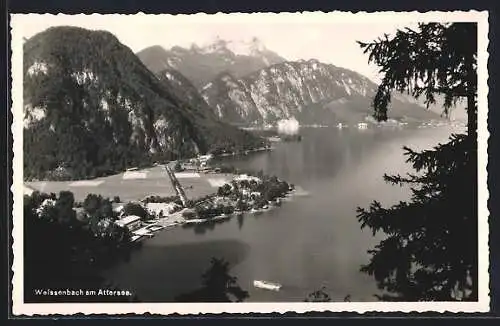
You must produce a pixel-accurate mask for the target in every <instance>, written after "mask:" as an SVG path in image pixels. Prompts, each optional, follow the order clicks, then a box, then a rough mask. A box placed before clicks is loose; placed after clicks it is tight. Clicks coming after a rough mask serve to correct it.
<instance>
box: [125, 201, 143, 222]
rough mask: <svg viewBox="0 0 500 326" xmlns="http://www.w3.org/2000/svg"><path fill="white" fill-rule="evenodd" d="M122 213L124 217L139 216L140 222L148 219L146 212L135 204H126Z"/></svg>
mask: <svg viewBox="0 0 500 326" xmlns="http://www.w3.org/2000/svg"><path fill="white" fill-rule="evenodd" d="M123 213H124V214H125V215H136V216H139V217H140V218H141V219H142V220H146V219H148V218H149V214H148V211H147V210H146V209H145V208H144V207H142V205H140V204H136V203H128V204H126V205H125V206H124V207H123Z"/></svg>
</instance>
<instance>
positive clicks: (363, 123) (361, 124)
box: [358, 122, 368, 129]
mask: <svg viewBox="0 0 500 326" xmlns="http://www.w3.org/2000/svg"><path fill="white" fill-rule="evenodd" d="M367 128H368V124H367V123H366V122H360V123H358V129H367Z"/></svg>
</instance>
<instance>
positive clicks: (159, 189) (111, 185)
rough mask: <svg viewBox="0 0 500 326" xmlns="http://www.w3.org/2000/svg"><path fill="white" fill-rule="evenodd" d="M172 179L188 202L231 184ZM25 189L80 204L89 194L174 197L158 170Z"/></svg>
mask: <svg viewBox="0 0 500 326" xmlns="http://www.w3.org/2000/svg"><path fill="white" fill-rule="evenodd" d="M176 176H177V179H178V180H179V182H180V183H181V185H182V186H183V187H184V190H185V192H186V196H187V197H188V198H190V199H193V198H197V197H201V196H205V195H208V194H211V193H214V192H216V191H217V187H218V186H220V185H221V184H223V183H224V181H229V180H231V175H229V174H215V173H207V174H205V173H187V172H183V173H178V174H176ZM25 186H28V187H30V188H32V189H33V190H38V191H40V192H46V193H51V192H54V193H56V194H57V193H59V192H60V191H62V190H69V191H71V192H72V193H73V194H74V196H75V200H77V201H83V200H84V199H85V197H86V196H87V195H88V194H90V193H93V194H98V195H101V196H103V197H108V198H111V199H112V198H113V197H114V196H119V197H120V199H121V201H122V202H128V201H135V200H141V199H143V198H144V197H146V196H149V195H157V196H174V195H175V191H174V189H173V187H172V184H171V183H170V180H169V178H168V176H167V174H166V172H165V171H164V170H163V167H161V166H155V167H151V168H146V169H143V170H138V171H126V172H123V173H120V174H116V175H112V176H108V177H102V178H96V179H92V180H79V181H39V182H25Z"/></svg>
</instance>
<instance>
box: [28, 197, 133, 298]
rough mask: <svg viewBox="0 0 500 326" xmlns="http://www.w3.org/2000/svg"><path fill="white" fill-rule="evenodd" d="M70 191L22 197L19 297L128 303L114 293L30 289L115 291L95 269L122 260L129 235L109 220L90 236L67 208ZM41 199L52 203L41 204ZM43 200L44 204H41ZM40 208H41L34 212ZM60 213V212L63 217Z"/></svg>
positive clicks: (89, 232)
mask: <svg viewBox="0 0 500 326" xmlns="http://www.w3.org/2000/svg"><path fill="white" fill-rule="evenodd" d="M72 197H73V194H72V193H70V192H61V193H60V194H59V197H56V196H51V195H47V194H43V193H39V192H34V193H33V194H32V195H31V196H25V197H24V268H23V269H24V298H25V302H70V301H72V302H75V301H76V302H89V301H100V302H102V301H108V300H109V301H131V300H136V298H134V297H129V296H126V297H117V296H74V297H72V296H40V295H36V294H35V290H37V289H38V290H40V289H41V290H46V289H52V290H79V289H84V290H95V291H98V290H99V289H108V290H112V289H117V287H116V286H115V285H112V284H110V283H109V282H107V281H106V280H105V279H104V278H103V277H102V276H101V275H100V272H101V271H102V269H103V268H105V267H107V266H110V265H111V264H113V263H115V262H117V261H120V260H123V259H127V257H128V254H129V252H130V249H131V248H132V247H131V243H130V234H129V233H128V230H127V229H122V228H120V227H118V226H116V225H114V224H110V225H108V227H107V228H106V229H107V230H106V231H107V232H103V233H101V234H99V235H96V234H95V233H94V231H93V230H92V228H91V227H90V225H89V224H87V223H85V222H80V221H78V220H76V219H75V218H74V216H73V214H68V215H67V216H66V214H67V213H68V212H69V204H70V202H71V201H72ZM47 199H49V200H50V199H52V200H54V201H55V203H54V204H53V205H52V204H51V205H49V204H47V201H46V200H47ZM44 202H45V205H42V203H44ZM41 206H45V208H44V209H42V210H40V207H41ZM63 216H65V217H64V218H63Z"/></svg>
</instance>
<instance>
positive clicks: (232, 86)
mask: <svg viewBox="0 0 500 326" xmlns="http://www.w3.org/2000/svg"><path fill="white" fill-rule="evenodd" d="M377 87H378V86H377V85H376V84H375V83H374V82H372V81H371V80H370V79H368V78H367V77H365V76H363V75H361V74H359V73H357V72H355V71H352V70H349V69H345V68H340V67H337V66H335V65H332V64H326V63H322V62H320V61H318V60H316V59H310V60H307V61H306V60H299V61H287V62H283V63H277V64H274V65H271V66H269V67H267V68H263V69H261V70H258V71H255V72H253V73H250V74H248V75H246V76H243V77H241V78H237V77H235V76H234V75H232V74H230V73H222V74H219V75H218V76H217V77H216V78H215V79H214V80H212V81H211V82H209V83H208V84H207V85H205V86H204V87H203V88H202V89H201V94H202V96H203V98H204V99H205V100H206V101H207V103H208V104H209V106H210V107H212V108H213V110H214V112H215V114H216V115H217V116H218V117H219V119H221V120H222V121H225V122H229V123H238V124H241V123H247V124H266V123H273V122H276V121H277V120H280V119H288V118H292V117H293V118H296V119H297V120H298V121H299V122H301V123H305V124H311V123H312V124H318V123H321V122H327V123H329V124H333V123H338V122H345V120H346V118H348V119H347V120H359V119H360V118H363V119H364V117H360V116H359V114H355V116H356V117H355V118H352V119H349V117H348V116H349V112H348V110H349V109H352V110H353V111H356V112H360V109H361V112H364V113H366V114H364V115H371V112H370V111H371V109H370V108H371V100H372V98H373V96H374V95H375V93H376V91H377ZM391 106H392V107H394V110H390V115H392V116H393V117H394V118H397V119H403V120H404V119H410V120H411V119H412V118H417V119H432V118H438V116H437V115H436V114H435V113H434V112H430V111H427V110H425V108H424V107H422V106H421V105H419V104H416V103H414V102H413V101H411V100H410V99H408V98H407V97H406V96H405V95H403V94H395V95H394V96H393V100H392V104H391ZM346 110H347V111H346ZM418 110H421V111H420V112H419V111H418ZM341 111H342V112H341ZM339 113H342V114H339ZM342 116H343V118H342Z"/></svg>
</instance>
